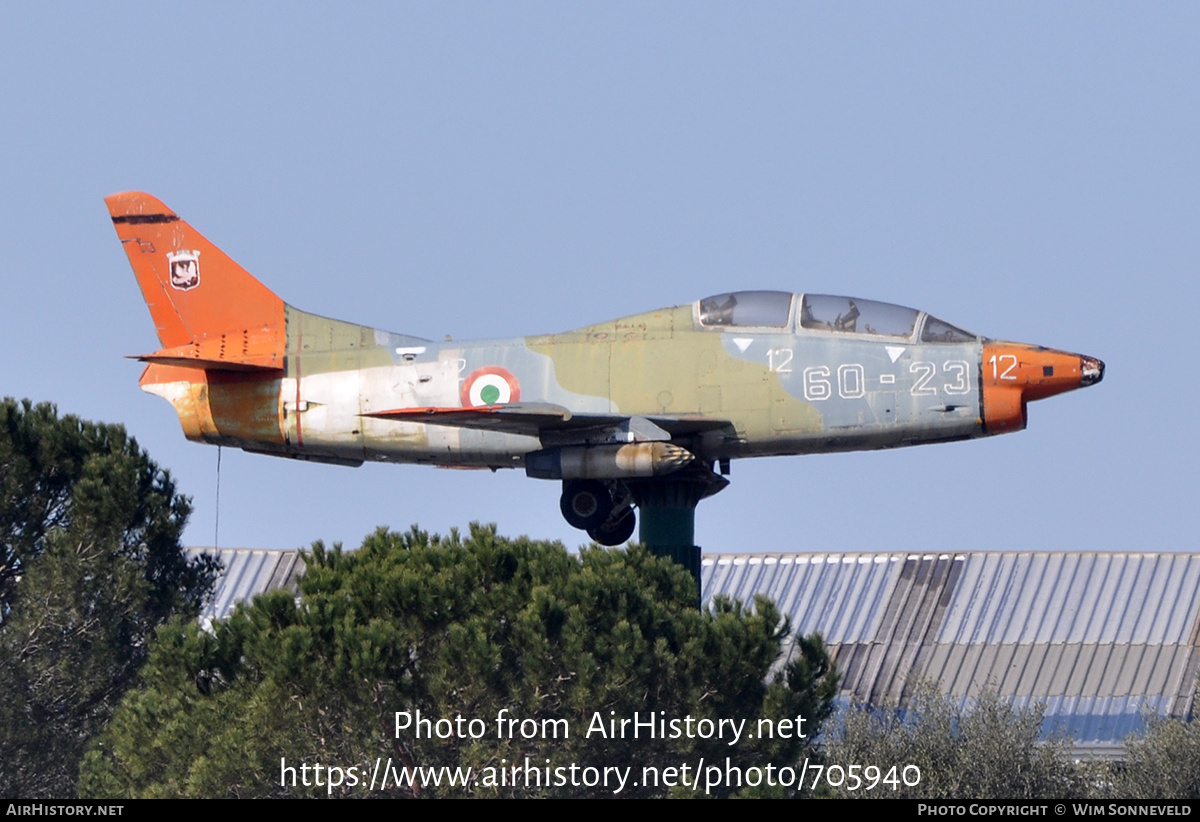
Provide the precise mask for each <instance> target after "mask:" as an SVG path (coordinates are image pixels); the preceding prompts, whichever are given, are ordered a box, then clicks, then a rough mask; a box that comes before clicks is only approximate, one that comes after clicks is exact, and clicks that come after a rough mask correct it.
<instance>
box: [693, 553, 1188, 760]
mask: <svg viewBox="0 0 1200 822" xmlns="http://www.w3.org/2000/svg"><path fill="white" fill-rule="evenodd" d="M777 568H778V569H781V570H778V571H776V570H774V569H777ZM783 568H788V569H805V570H804V571H802V572H800V573H799V574H797V572H796V571H794V570H787V571H784V570H782V569H783ZM865 569H870V571H867V572H864V570H865ZM702 574H703V580H704V585H703V598H704V599H705V600H706V601H707V600H709V599H711V598H712V597H713V596H715V595H717V594H725V595H729V596H733V597H737V598H739V599H749V598H750V597H752V596H753V595H754V594H756V593H764V594H767V595H768V596H771V597H772V598H773V599H774V600H775V602H776V604H777V605H778V607H779V608H780V610H781V611H782V612H783V613H784V614H786V615H788V616H790V617H791V619H792V625H793V628H794V630H795V631H796V632H798V633H803V634H808V633H812V632H814V631H820V632H821V633H822V634H823V635H824V637H825V640H826V643H827V645H828V646H829V648H830V652H831V654H832V655H833V657H834V659H836V660H837V663H838V666H839V668H840V669H841V672H842V677H843V681H842V697H843V698H844V699H857V700H862V701H869V702H872V703H874V704H883V705H886V704H891V705H896V706H903V705H904V704H905V702H906V699H907V696H908V695H909V694H910V693H911V692H912V690H913V688H914V687H915V686H916V685H917V684H918V683H919V682H921V681H923V680H927V681H932V682H935V683H936V684H937V685H938V687H939V688H940V689H941V691H942V692H943V693H946V694H953V695H957V696H960V697H962V698H963V699H971V698H974V697H976V696H978V694H979V693H980V692H981V691H982V690H983V689H984V688H992V689H995V690H996V691H998V692H999V693H1000V694H1001V695H1002V696H1005V697H1007V698H1009V699H1010V700H1012V701H1013V703H1014V704H1015V705H1018V706H1024V705H1027V704H1031V703H1033V702H1041V703H1044V704H1045V705H1046V725H1045V727H1046V729H1047V731H1052V730H1053V729H1055V728H1060V729H1063V730H1066V731H1067V732H1069V733H1071V734H1072V735H1073V736H1075V738H1076V741H1077V744H1078V745H1079V746H1080V747H1082V748H1091V749H1095V748H1096V747H1098V746H1099V747H1103V746H1106V745H1107V746H1115V745H1119V743H1120V742H1121V740H1122V739H1123V738H1124V737H1125V736H1126V735H1127V734H1129V733H1131V732H1133V731H1135V730H1138V729H1140V728H1142V727H1143V725H1144V719H1145V714H1146V712H1152V713H1157V714H1159V715H1172V716H1190V715H1191V712H1192V701H1193V692H1194V689H1195V685H1196V678H1197V673H1198V672H1200V653H1198V649H1197V645H1198V637H1200V554H1184V553H1165V552H1147V553H1137V552H1127V553H1100V552H1094V553H1088V552H1064V553H1049V552H1012V551H1003V552H1001V551H977V552H963V553H956V554H935V553H929V554H897V553H879V554H871V553H863V554H829V553H795V554H719V555H712V556H708V557H705V558H704V560H703V571H702Z"/></svg>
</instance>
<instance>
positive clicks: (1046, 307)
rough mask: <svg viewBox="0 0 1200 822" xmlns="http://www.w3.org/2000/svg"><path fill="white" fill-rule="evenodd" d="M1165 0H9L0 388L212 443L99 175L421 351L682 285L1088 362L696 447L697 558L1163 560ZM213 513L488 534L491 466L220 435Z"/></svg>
mask: <svg viewBox="0 0 1200 822" xmlns="http://www.w3.org/2000/svg"><path fill="white" fill-rule="evenodd" d="M1198 44H1200V6H1197V5H1195V4H1185V3H1149V4H1114V3H1109V4H1092V3H1078V4H1076V3H1055V4H1044V3H1028V4H1023V3H990V4H988V3H972V4H957V3H945V4H849V3H839V4H835V3H821V4H809V3H786V4H774V3H769V4H767V3H759V4H724V3H722V4H706V3H699V4H697V3H669V4H662V3H660V4H616V3H606V4H592V3H572V4H554V3H506V4H468V3H447V4H434V3H428V4H383V3H378V4H365V3H364V4H317V3H309V4H300V3H297V4H220V3H212V4H201V5H197V6H196V7H193V8H184V7H182V6H181V5H177V4H161V3H160V4H132V3H123V4H112V5H109V6H102V5H99V4H96V5H92V4H82V3H77V4H72V3H68V4H45V5H44V6H43V5H33V4H28V5H26V4H20V5H18V6H15V7H11V8H9V9H8V10H7V11H6V13H5V24H4V26H3V27H2V28H0V104H2V109H0V111H2V112H3V127H2V128H0V157H2V159H0V191H2V192H3V195H4V196H3V198H2V200H0V219H2V225H3V228H2V229H0V283H2V289H3V290H2V291H0V394H5V395H12V396H17V397H29V398H32V399H35V400H39V401H41V400H48V401H52V402H55V403H57V404H58V407H59V410H60V411H61V412H64V413H66V412H70V413H75V414H79V415H81V416H85V417H89V418H93V419H98V420H105V421H111V422H121V423H123V424H124V425H125V426H126V427H127V428H128V429H129V430H130V432H132V433H133V434H134V435H135V436H136V437H137V438H138V440H139V442H140V443H141V444H142V445H143V446H145V447H146V448H147V449H148V450H149V451H150V453H151V454H152V456H154V457H155V458H156V459H157V460H158V461H159V462H160V464H162V465H163V466H165V467H167V468H168V469H170V470H171V472H172V473H173V475H174V476H175V478H176V479H177V481H178V483H179V485H180V487H181V489H182V490H183V491H184V492H186V493H188V494H190V495H192V496H193V498H194V501H195V508H196V510H195V513H194V515H193V519H192V524H191V526H190V527H189V530H188V533H187V540H188V542H189V543H191V544H202V545H207V544H211V543H212V540H213V526H214V517H215V507H214V490H215V469H216V456H217V452H216V449H214V448H211V447H207V446H202V445H198V444H194V443H189V442H187V441H185V440H184V438H183V436H182V434H181V432H180V429H179V425H178V423H177V421H176V419H175V415H174V412H173V411H172V409H171V407H170V406H169V405H168V404H167V403H165V402H164V401H163V400H161V399H159V398H157V397H153V396H151V395H148V394H144V393H142V392H141V391H140V390H139V389H138V388H137V377H138V374H139V373H140V366H139V365H138V364H137V363H135V362H132V361H129V360H126V359H123V357H124V356H125V355H129V354H136V353H142V352H146V351H149V350H152V349H153V348H155V347H156V339H155V336H154V331H153V327H152V325H151V323H150V319H149V315H148V312H147V311H146V309H145V306H144V304H143V303H142V300H141V298H140V295H139V293H138V290H137V287H136V284H135V282H134V280H133V276H132V273H131V272H130V270H129V267H128V264H127V262H126V260H125V256H124V254H123V253H122V250H121V248H120V244H119V243H118V241H117V239H116V237H115V235H114V232H113V230H112V226H111V223H110V221H109V219H108V216H107V213H106V211H105V209H104V204H103V197H104V196H106V195H108V194H111V193H114V192H117V191H122V190H130V189H138V190H144V191H148V192H150V193H152V194H154V195H155V196H157V197H159V198H160V199H162V200H163V201H164V202H166V203H167V204H168V205H169V206H170V207H171V208H173V209H174V210H175V211H176V212H178V213H179V214H180V215H181V216H182V217H183V218H184V219H186V220H188V221H189V222H191V223H192V224H193V225H194V226H195V227H196V228H197V229H198V230H200V231H201V232H202V233H204V234H205V235H206V236H207V237H208V238H209V239H210V240H212V241H213V242H215V243H217V244H218V245H219V246H221V247H222V249H223V250H225V251H226V252H227V253H229V254H230V255H231V256H232V257H233V258H234V259H236V260H238V261H239V262H240V263H241V264H242V265H243V266H245V267H246V268H247V269H248V270H249V271H251V272H252V273H253V274H255V276H257V277H258V278H259V279H261V280H262V281H263V282H264V283H265V284H267V285H268V286H269V287H270V288H272V289H273V290H274V291H275V292H276V293H278V294H280V296H282V297H283V298H284V299H285V300H287V301H288V302H290V303H292V304H293V305H296V306H297V307H299V308H302V309H305V310H308V311H314V312H318V313H322V314H326V315H329V316H334V317H337V318H340V319H346V320H350V321H354V322H360V323H363V324H366V325H372V326H376V327H381V328H385V329H388V330H392V331H400V332H406V333H411V334H416V335H419V336H423V337H430V338H435V339H440V338H442V337H443V336H444V335H445V334H447V333H449V334H453V336H454V337H455V339H468V338H473V337H501V336H511V335H518V334H525V333H540V332H551V331H561V330H567V329H570V328H574V327H578V326H581V325H586V324H589V323H592V322H597V321H601V320H606V319H612V318H614V317H618V316H622V315H625V314H633V313H637V312H640V311H643V310H647V309H650V308H656V307H660V306H665V305H676V304H681V303H686V302H689V301H691V300H694V299H696V298H698V297H701V296H705V295H708V294H711V293H716V292H722V291H728V290H736V289H753V288H773V289H782V290H788V291H812V292H823V293H833V294H849V295H853V296H858V297H863V298H868V299H877V300H885V301H891V302H896V303H901V304H905V305H911V306H914V307H917V308H923V309H926V310H928V311H930V312H932V313H934V314H936V315H938V316H939V317H942V318H943V319H945V320H948V321H950V322H952V323H955V324H957V325H960V326H962V327H964V328H968V329H970V330H972V331H977V332H980V333H983V334H987V335H991V336H996V337H1001V338H1007V339H1015V340H1022V341H1026V342H1036V343H1041V344H1044V345H1049V346H1053V347H1056V348H1063V349H1067V350H1074V351H1080V352H1083V353H1087V354H1091V355H1094V356H1097V357H1100V358H1101V359H1103V360H1105V362H1106V363H1107V365H1108V371H1107V374H1106V376H1105V380H1104V382H1103V383H1102V384H1100V385H1099V386H1097V387H1094V388H1091V389H1089V390H1087V391H1080V392H1076V393H1073V394H1068V395H1065V396H1060V397H1054V398H1051V399H1049V400H1046V401H1043V402H1039V403H1036V404H1034V405H1032V406H1031V407H1030V415H1029V417H1030V422H1029V428H1028V430H1027V431H1025V432H1022V433H1019V434H1015V435H1009V436H1004V437H998V438H993V439H989V440H981V441H974V442H967V443H956V444H951V445H939V446H930V447H923V448H914V449H906V450H902V451H892V452H884V453H864V454H839V455H830V456H816V457H792V458H773V459H765V460H751V461H742V462H736V463H735V464H734V466H733V474H732V477H731V479H732V480H733V484H732V485H731V487H730V488H728V489H727V490H725V491H724V492H722V493H721V494H720V495H718V496H717V497H715V498H713V499H711V500H708V501H706V502H705V503H703V505H702V506H701V508H700V510H699V514H698V517H697V537H698V541H699V542H700V544H701V545H702V546H703V547H704V549H705V550H706V551H710V552H715V551H736V550H795V549H829V550H855V549H859V550H922V551H924V550H951V549H953V550H958V549H963V548H988V549H1012V550H1023V549H1042V550H1057V549H1073V550H1125V549H1138V550H1145V549H1170V550H1195V549H1196V536H1195V534H1196V528H1195V525H1194V523H1193V522H1192V520H1191V514H1190V511H1191V510H1192V508H1193V506H1195V504H1196V503H1195V499H1194V497H1195V493H1196V490H1197V487H1198V485H1200V484H1198V483H1197V479H1198V474H1200V469H1198V468H1197V465H1198V463H1200V460H1198V459H1197V456H1198V454H1197V451H1198V448H1197V444H1196V443H1197V436H1196V432H1195V424H1196V419H1197V408H1200V402H1198V400H1200V396H1198V390H1197V380H1196V379H1195V377H1194V375H1193V374H1192V372H1191V371H1189V370H1188V368H1189V367H1188V366H1186V363H1187V362H1189V361H1190V359H1189V357H1190V356H1191V354H1192V353H1193V352H1194V351H1195V350H1196V348H1197V323H1196V321H1195V317H1196V315H1197V312H1198V308H1200V284H1198V278H1197V261H1198V259H1200V254H1198V252H1200V230H1198V229H1200V173H1198V172H1200V152H1198V151H1197V147H1198V146H1200V105H1197V100H1198V97H1197V95H1198V92H1200V45H1198ZM222 463H223V472H222V499H221V511H220V522H221V526H220V542H221V544H222V545H225V546H249V547H277V548H292V547H297V546H302V545H307V544H308V543H309V542H311V541H312V540H315V539H325V540H327V541H339V540H340V541H344V542H345V543H346V544H348V545H357V544H358V542H359V541H360V540H361V539H362V537H363V536H364V535H365V534H366V533H368V532H369V531H370V530H372V529H373V528H375V527H376V526H379V525H387V526H390V527H395V528H407V527H408V526H409V525H411V524H413V523H416V524H419V525H421V526H422V527H424V528H427V529H429V530H436V531H442V532H444V531H446V530H448V529H449V528H450V527H452V526H459V527H465V526H466V524H467V523H468V522H470V521H472V520H481V521H484V522H497V523H498V524H499V527H500V530H501V533H504V534H507V535H514V536H515V535H518V534H528V535H530V536H534V537H539V538H551V539H560V540H562V541H564V542H565V543H566V544H567V545H568V546H569V547H575V546H578V545H579V544H581V543H583V542H584V541H586V540H585V537H584V535H583V534H582V533H581V532H577V531H575V530H573V529H571V528H570V527H568V526H567V525H566V524H565V523H564V522H563V521H562V520H561V518H560V516H559V513H558V505H557V502H558V493H559V489H558V486H557V484H556V483H552V482H540V481H535V480H529V479H526V478H525V477H524V475H523V473H518V472H511V471H510V472H501V473H499V474H495V475H492V474H490V473H487V472H460V471H440V470H434V469H429V468H421V467H410V466H380V465H374V466H364V467H363V468H359V469H347V468H336V467H324V466H314V465H306V464H299V463H294V462H290V461H286V460H278V459H272V458H268V457H261V456H254V455H249V454H244V453H241V452H236V451H231V450H229V449H225V450H224V451H223V457H222Z"/></svg>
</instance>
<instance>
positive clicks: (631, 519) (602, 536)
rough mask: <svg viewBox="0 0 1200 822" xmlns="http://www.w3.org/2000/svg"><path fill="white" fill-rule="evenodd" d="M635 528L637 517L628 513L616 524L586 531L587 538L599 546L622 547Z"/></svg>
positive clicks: (598, 526)
mask: <svg viewBox="0 0 1200 822" xmlns="http://www.w3.org/2000/svg"><path fill="white" fill-rule="evenodd" d="M635 527H637V515H636V514H634V513H633V511H628V512H627V513H626V514H625V516H623V517H622V518H621V519H620V520H618V521H617V522H616V523H612V524H610V523H607V522H606V523H604V524H603V525H597V526H596V527H595V528H589V529H588V532H587V533H588V536H589V537H591V538H592V539H593V540H595V541H596V542H598V543H600V544H601V545H624V544H625V543H626V542H628V541H629V538H630V537H631V536H633V529H634V528H635Z"/></svg>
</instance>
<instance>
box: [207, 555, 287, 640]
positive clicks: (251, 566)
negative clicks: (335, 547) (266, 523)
mask: <svg viewBox="0 0 1200 822" xmlns="http://www.w3.org/2000/svg"><path fill="white" fill-rule="evenodd" d="M187 550H188V552H189V553H192V554H208V555H209V556H216V557H217V559H219V560H220V561H221V567H222V568H223V569H224V570H223V571H222V573H221V575H220V577H218V579H217V587H216V590H215V591H214V592H213V599H212V602H210V603H209V605H208V607H207V608H205V609H204V612H203V613H202V614H201V615H200V624H202V625H209V624H211V623H212V621H213V620H217V619H224V618H225V617H227V616H229V615H230V614H231V613H233V609H234V607H235V606H236V605H237V604H238V603H239V602H241V601H243V600H249V599H253V598H254V596H255V595H256V594H261V593H264V592H266V591H275V590H278V589H280V588H284V589H286V590H289V591H292V592H298V591H299V587H298V583H299V578H300V577H301V576H302V575H303V574H304V560H303V559H301V558H300V552H299V551H272V550H266V549H261V548H219V549H214V548H189V549H187Z"/></svg>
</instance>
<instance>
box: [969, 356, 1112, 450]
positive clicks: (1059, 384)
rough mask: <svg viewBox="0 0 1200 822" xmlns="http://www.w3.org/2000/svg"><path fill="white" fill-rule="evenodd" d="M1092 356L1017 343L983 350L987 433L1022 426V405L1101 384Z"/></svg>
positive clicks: (1100, 366) (1100, 365) (1100, 367)
mask: <svg viewBox="0 0 1200 822" xmlns="http://www.w3.org/2000/svg"><path fill="white" fill-rule="evenodd" d="M1103 377H1104V363H1102V362H1101V361H1100V360H1098V359H1096V358H1095V357H1084V356H1080V355H1079V354H1069V353H1067V352H1066V351H1055V350H1054V349H1052V348H1040V347H1038V346H1034V345H1022V344H1020V343H994V344H991V345H985V346H984V347H983V425H984V430H985V431H986V432H987V433H989V434H1002V433H1005V432H1007V431H1019V430H1021V429H1022V428H1024V427H1025V421H1026V415H1025V404H1026V403H1027V402H1029V401H1031V400H1040V399H1043V398H1045V397H1052V396H1054V395H1055V394H1061V393H1063V392H1064V391H1073V390H1074V389H1076V388H1082V387H1084V386H1088V385H1094V384H1095V383H1098V382H1100V380H1101V379H1103Z"/></svg>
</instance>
